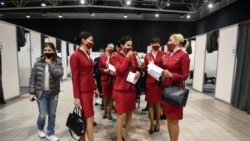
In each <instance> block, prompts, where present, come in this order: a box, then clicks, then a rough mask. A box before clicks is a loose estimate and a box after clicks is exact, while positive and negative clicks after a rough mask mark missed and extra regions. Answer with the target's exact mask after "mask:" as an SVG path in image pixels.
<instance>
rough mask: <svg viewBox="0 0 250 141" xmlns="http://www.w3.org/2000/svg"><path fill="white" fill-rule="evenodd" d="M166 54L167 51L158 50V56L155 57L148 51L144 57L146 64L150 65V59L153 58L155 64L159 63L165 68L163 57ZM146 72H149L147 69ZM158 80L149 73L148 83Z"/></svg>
mask: <svg viewBox="0 0 250 141" xmlns="http://www.w3.org/2000/svg"><path fill="white" fill-rule="evenodd" d="M166 55H167V53H166V52H164V51H158V53H157V54H156V58H154V56H153V54H152V53H151V52H150V53H147V54H146V56H145V58H144V62H145V66H148V64H149V61H150V60H151V59H153V60H154V64H155V65H157V66H158V67H160V68H163V57H165V56H166ZM145 72H147V71H146V70H145ZM156 82H157V80H156V79H154V78H153V77H152V76H151V75H147V80H146V83H147V84H152V83H156Z"/></svg>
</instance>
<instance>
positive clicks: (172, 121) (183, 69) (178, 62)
mask: <svg viewBox="0 0 250 141" xmlns="http://www.w3.org/2000/svg"><path fill="white" fill-rule="evenodd" d="M186 43H187V41H186V40H185V39H184V37H183V36H182V35H181V34H172V35H171V36H170V38H169V41H168V43H167V48H168V51H169V54H168V55H167V56H166V57H165V58H164V59H163V66H164V68H165V70H164V71H163V76H164V77H165V80H164V85H165V87H167V86H177V87H181V88H183V87H185V83H184V82H185V80H187V78H188V75H189V64H190V59H189V56H188V54H187V53H186V52H184V51H183V50H182V49H181V47H184V46H185V44H186ZM164 109H165V112H166V116H167V118H168V120H167V126H168V133H169V137H170V141H178V136H179V120H181V119H182V118H183V107H182V106H180V105H177V104H170V103H165V104H164Z"/></svg>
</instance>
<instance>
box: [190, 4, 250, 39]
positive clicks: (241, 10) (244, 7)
mask: <svg viewBox="0 0 250 141" xmlns="http://www.w3.org/2000/svg"><path fill="white" fill-rule="evenodd" d="M249 2H250V1H249V0H237V1H236V2H234V3H232V4H230V5H229V6H227V7H225V8H223V9H221V10H219V11H216V12H215V13H213V14H211V15H209V16H207V17H205V18H203V19H200V20H199V21H197V22H196V25H195V27H196V31H195V35H198V34H202V33H206V32H209V31H211V30H215V29H219V28H222V27H225V26H229V25H233V24H237V23H240V22H243V21H247V20H250V4H249Z"/></svg>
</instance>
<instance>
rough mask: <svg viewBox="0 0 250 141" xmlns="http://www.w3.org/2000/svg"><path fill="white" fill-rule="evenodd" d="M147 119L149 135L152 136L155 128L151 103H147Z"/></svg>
mask: <svg viewBox="0 0 250 141" xmlns="http://www.w3.org/2000/svg"><path fill="white" fill-rule="evenodd" d="M148 117H149V120H150V123H151V125H150V129H149V133H150V134H153V133H154V128H155V124H154V104H153V103H148Z"/></svg>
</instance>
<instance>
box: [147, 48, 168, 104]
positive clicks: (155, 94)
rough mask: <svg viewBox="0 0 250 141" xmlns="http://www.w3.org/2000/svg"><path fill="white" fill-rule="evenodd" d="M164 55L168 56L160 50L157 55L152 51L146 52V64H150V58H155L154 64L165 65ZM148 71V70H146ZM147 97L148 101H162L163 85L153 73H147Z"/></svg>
mask: <svg viewBox="0 0 250 141" xmlns="http://www.w3.org/2000/svg"><path fill="white" fill-rule="evenodd" d="M163 56H166V52H164V51H158V52H157V54H156V57H154V56H153V54H152V53H151V52H150V53H148V54H146V56H145V58H144V62H145V65H146V66H147V65H148V64H149V61H150V60H154V64H155V65H157V66H158V67H161V68H162V67H163V60H162V59H163ZM145 71H146V70H145ZM146 88H147V89H146V97H145V100H146V101H147V102H148V103H161V99H162V92H163V87H162V84H160V83H159V81H157V80H156V79H155V78H153V77H152V76H151V75H149V74H148V75H147V79H146Z"/></svg>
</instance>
